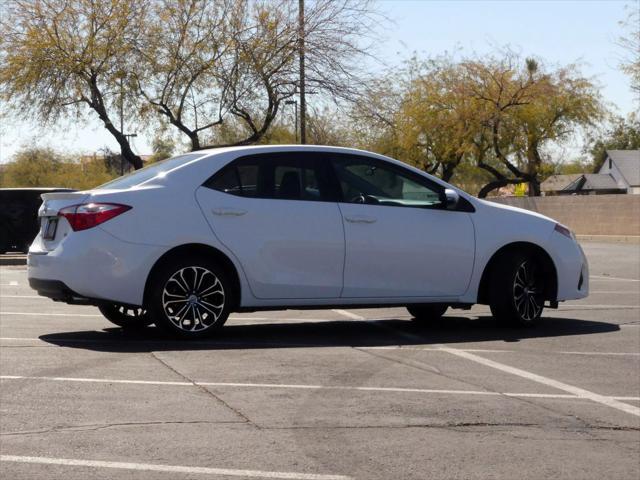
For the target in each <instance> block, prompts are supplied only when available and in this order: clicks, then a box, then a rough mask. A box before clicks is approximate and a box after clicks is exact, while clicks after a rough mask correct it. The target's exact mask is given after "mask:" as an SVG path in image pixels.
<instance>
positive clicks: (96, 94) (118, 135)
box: [85, 75, 142, 170]
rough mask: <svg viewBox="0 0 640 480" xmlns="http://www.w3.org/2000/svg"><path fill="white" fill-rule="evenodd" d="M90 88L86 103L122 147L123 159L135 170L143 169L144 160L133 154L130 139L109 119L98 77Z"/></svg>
mask: <svg viewBox="0 0 640 480" xmlns="http://www.w3.org/2000/svg"><path fill="white" fill-rule="evenodd" d="M87 83H88V84H89V87H90V89H91V100H87V99H85V101H86V103H87V104H88V105H89V106H90V107H91V108H93V110H95V112H96V113H97V114H98V116H99V117H100V120H102V122H103V123H104V128H106V129H107V130H108V131H109V133H110V134H111V135H113V137H114V138H115V139H116V141H117V142H118V145H120V154H121V155H122V158H124V159H125V160H126V161H127V162H128V163H129V164H130V165H131V166H133V168H135V169H136V170H138V169H140V168H142V159H141V158H140V157H139V156H138V155H136V154H135V153H133V150H131V145H130V144H129V139H128V138H127V137H126V136H125V135H124V133H123V132H121V131H120V130H118V129H117V128H116V127H115V125H113V122H112V121H111V119H110V118H109V114H108V113H107V109H106V107H105V105H104V99H103V97H102V92H101V91H100V89H99V88H98V83H97V78H96V75H92V76H91V77H90V78H89V80H88V82H87Z"/></svg>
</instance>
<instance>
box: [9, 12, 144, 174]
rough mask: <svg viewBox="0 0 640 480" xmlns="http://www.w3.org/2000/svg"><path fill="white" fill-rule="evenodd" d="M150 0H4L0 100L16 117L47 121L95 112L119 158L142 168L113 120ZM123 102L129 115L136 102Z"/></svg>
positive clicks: (123, 95) (123, 90)
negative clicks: (117, 145) (120, 155)
mask: <svg viewBox="0 0 640 480" xmlns="http://www.w3.org/2000/svg"><path fill="white" fill-rule="evenodd" d="M147 4H148V0H109V1H95V0H62V1H60V0H6V4H5V6H4V12H3V13H4V15H3V16H2V19H1V20H0V98H1V99H2V100H3V101H4V102H6V103H7V104H8V105H9V106H10V107H11V108H12V109H13V111H14V113H15V114H16V115H21V116H23V115H26V114H30V115H33V116H35V117H36V118H37V119H39V120H41V121H42V122H45V123H46V122H53V121H56V120H58V119H60V118H61V117H65V118H76V117H77V116H78V115H83V114H85V113H87V112H92V113H93V114H95V115H96V116H97V117H98V118H99V119H100V121H101V122H102V124H103V125H104V127H105V128H106V129H107V130H108V131H109V133H110V134H111V135H113V137H114V138H115V139H116V141H117V142H118V144H119V146H120V150H121V153H122V155H123V157H124V158H125V159H126V160H127V161H128V162H129V163H130V164H131V165H133V166H134V167H135V168H140V167H142V160H141V159H140V157H139V156H138V155H136V154H135V153H133V151H132V149H131V146H130V144H129V141H128V139H127V137H126V136H125V132H123V131H122V130H123V129H122V128H120V127H119V126H118V125H117V122H115V121H114V118H115V117H116V115H117V112H118V110H119V109H120V108H122V107H123V105H122V103H121V102H124V101H125V100H124V98H125V94H127V93H128V92H129V91H130V89H129V84H130V82H129V81H128V79H127V78H125V77H124V73H123V72H124V71H126V68H125V66H126V65H128V64H130V63H133V62H135V56H134V53H135V45H136V44H137V43H138V42H139V40H140V38H141V35H142V32H143V31H144V29H143V28H142V27H143V25H144V24H145V22H146V18H147V15H146V9H147ZM127 99H129V100H131V101H133V100H135V98H134V97H131V96H130V95H129V96H128V97H127ZM127 106H128V107H130V108H129V112H128V115H127V117H128V118H129V117H131V116H134V115H135V108H133V107H134V106H133V105H129V104H127ZM131 108H133V112H134V113H133V114H132V113H131V112H132V110H131Z"/></svg>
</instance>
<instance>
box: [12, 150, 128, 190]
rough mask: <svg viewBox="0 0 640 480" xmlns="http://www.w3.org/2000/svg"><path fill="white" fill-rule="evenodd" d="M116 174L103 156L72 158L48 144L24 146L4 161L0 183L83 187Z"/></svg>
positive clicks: (96, 183)
mask: <svg viewBox="0 0 640 480" xmlns="http://www.w3.org/2000/svg"><path fill="white" fill-rule="evenodd" d="M115 176H116V174H115V173H112V172H110V171H109V169H108V168H107V165H106V163H105V161H104V159H103V158H102V157H89V158H81V159H79V160H74V159H73V158H72V157H70V156H68V155H63V154H61V153H59V152H56V151H55V150H53V149H51V148H48V147H46V148H42V147H27V148H24V149H21V150H19V151H18V152H17V153H16V154H15V156H14V157H13V159H12V161H11V162H9V163H7V164H5V166H4V169H3V173H2V176H1V177H0V186H2V187H65V188H74V189H77V190H86V189H90V188H93V187H95V186H97V185H100V184H102V183H105V182H107V181H109V180H111V179H113V178H114V177H115Z"/></svg>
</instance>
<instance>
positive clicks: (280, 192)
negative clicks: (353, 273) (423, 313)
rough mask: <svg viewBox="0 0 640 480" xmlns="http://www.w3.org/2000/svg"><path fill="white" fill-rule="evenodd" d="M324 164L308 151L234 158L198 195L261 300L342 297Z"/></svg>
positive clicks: (335, 220) (337, 222)
mask: <svg viewBox="0 0 640 480" xmlns="http://www.w3.org/2000/svg"><path fill="white" fill-rule="evenodd" d="M328 170H329V169H328V168H327V164H326V163H324V164H323V163H321V162H319V161H318V159H317V158H316V157H315V156H314V155H313V154H312V153H309V152H299V153H298V152H285V153H275V154H274V153H270V154H259V155H252V156H248V157H243V158H240V159H237V160H235V161H233V162H231V164H229V165H227V166H226V167H224V168H223V169H222V170H221V171H219V172H218V173H217V174H216V175H214V176H213V177H212V178H211V179H210V180H209V181H207V182H206V183H205V184H204V185H203V186H202V187H200V188H199V189H198V190H197V192H196V196H197V200H198V203H199V204H200V206H201V208H202V211H203V212H204V214H205V216H206V218H207V220H208V221H209V223H210V225H211V227H212V230H213V232H214V233H215V235H216V236H217V237H218V238H219V240H220V241H221V242H222V243H224V245H225V246H226V247H227V248H228V249H229V250H231V251H232V252H233V254H234V255H235V256H236V257H237V259H238V260H239V262H240V264H241V265H242V268H243V270H244V272H245V274H246V276H247V278H248V282H249V285H250V288H251V290H252V292H253V294H254V296H255V297H256V298H260V299H307V298H308V299H318V298H325V299H326V298H336V299H337V298H339V297H340V292H341V290H342V270H343V266H344V232H343V229H342V218H341V215H340V210H339V208H338V205H337V203H336V202H335V199H332V198H331V193H330V192H329V191H328V190H327V182H326V178H325V177H326V175H327V172H328Z"/></svg>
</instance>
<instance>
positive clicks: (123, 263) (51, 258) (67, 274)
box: [27, 227, 164, 305]
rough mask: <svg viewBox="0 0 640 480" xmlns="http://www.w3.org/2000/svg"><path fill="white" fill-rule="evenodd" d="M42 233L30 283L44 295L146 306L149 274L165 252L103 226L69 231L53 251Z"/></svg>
mask: <svg viewBox="0 0 640 480" xmlns="http://www.w3.org/2000/svg"><path fill="white" fill-rule="evenodd" d="M39 237H40V235H38V237H36V240H35V241H34V243H33V244H32V245H31V249H30V250H29V255H28V257H27V265H28V278H29V284H30V285H31V287H32V288H33V289H34V290H36V291H37V292H38V294H39V295H42V296H45V297H49V298H52V299H54V300H58V301H63V302H68V303H90V304H98V303H100V302H101V301H102V302H104V301H110V302H115V303H123V304H127V305H142V299H143V296H144V287H145V283H146V280H147V276H148V273H149V271H150V270H151V267H152V266H153V264H154V263H155V261H156V259H157V258H159V257H160V255H162V253H163V252H164V248H163V247H157V246H151V245H141V244H135V243H129V242H124V241H122V240H119V239H117V238H115V237H113V236H112V235H110V234H109V233H107V232H105V231H104V230H102V229H100V228H99V227H97V228H92V229H90V230H86V231H81V232H75V233H74V234H71V235H68V236H67V237H66V238H64V240H62V241H61V242H60V244H59V245H57V246H56V248H55V249H54V250H50V251H46V250H44V249H43V248H42V242H41V241H40V238H39Z"/></svg>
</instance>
